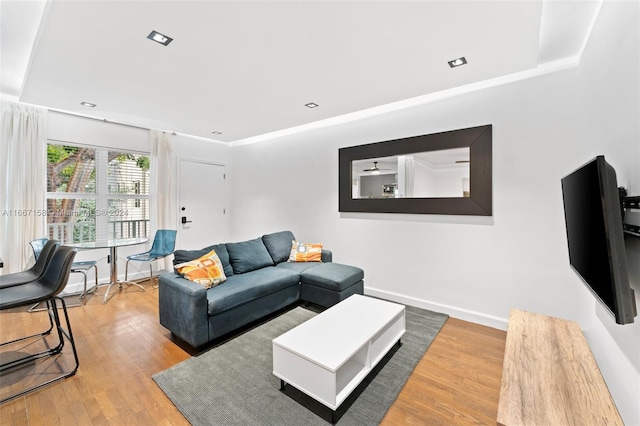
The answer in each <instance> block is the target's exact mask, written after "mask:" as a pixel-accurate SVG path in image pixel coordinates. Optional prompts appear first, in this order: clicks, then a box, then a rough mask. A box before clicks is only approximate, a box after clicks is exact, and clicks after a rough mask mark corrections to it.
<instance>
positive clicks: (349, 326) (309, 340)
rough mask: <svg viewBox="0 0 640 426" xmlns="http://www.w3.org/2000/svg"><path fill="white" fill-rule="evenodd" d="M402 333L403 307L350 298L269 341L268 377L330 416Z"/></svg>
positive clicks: (398, 339)
mask: <svg viewBox="0 0 640 426" xmlns="http://www.w3.org/2000/svg"><path fill="white" fill-rule="evenodd" d="M404 332H405V313H404V306H403V305H399V304H397V303H392V302H387V301H384V300H379V299H374V298H371V297H366V296H361V295H357V294H356V295H353V296H351V297H349V298H348V299H346V300H344V301H342V302H340V303H338V304H337V305H334V306H332V307H331V308H329V309H327V310H326V311H324V312H322V313H320V314H318V315H316V316H315V317H313V318H311V319H310V320H308V321H306V322H304V323H302V324H300V325H299V326H297V327H296V328H294V329H292V330H290V331H288V332H286V333H284V334H283V335H281V336H279V337H277V338H275V339H273V374H274V375H275V376H276V377H278V378H279V379H280V383H281V389H284V385H285V383H288V384H290V385H292V386H294V387H295V388H297V389H298V390H300V391H302V392H304V393H306V394H307V395H309V396H310V397H312V398H314V399H315V400H317V401H319V402H321V403H322V404H324V405H325V406H327V407H329V408H330V409H331V410H333V411H334V413H335V410H337V408H338V407H339V406H340V404H342V402H344V400H345V399H346V398H347V397H348V396H349V394H351V392H352V391H353V390H354V389H355V388H356V386H358V384H360V382H362V380H363V379H364V378H365V377H366V376H367V374H368V373H369V372H370V371H371V370H372V369H373V368H374V367H375V366H376V364H378V362H380V360H381V359H382V358H383V357H384V356H385V355H386V354H387V352H389V350H390V349H391V348H392V347H393V346H394V345H395V344H396V343H397V342H399V341H400V338H401V337H402V335H403V334H404Z"/></svg>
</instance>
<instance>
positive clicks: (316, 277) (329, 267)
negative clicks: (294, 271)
mask: <svg viewBox="0 0 640 426" xmlns="http://www.w3.org/2000/svg"><path fill="white" fill-rule="evenodd" d="M363 278H364V271H363V270H362V269H360V268H356V267H355V266H349V265H342V264H340V263H321V264H319V265H318V266H316V267H315V268H310V269H306V270H304V271H302V273H301V274H300V282H301V283H302V284H303V285H304V284H309V285H315V286H318V287H323V288H326V289H329V290H333V291H342V290H344V289H345V288H347V287H350V286H351V285H353V284H355V283H357V282H358V281H361V280H362V279H363Z"/></svg>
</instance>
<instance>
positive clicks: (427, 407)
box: [0, 282, 506, 426]
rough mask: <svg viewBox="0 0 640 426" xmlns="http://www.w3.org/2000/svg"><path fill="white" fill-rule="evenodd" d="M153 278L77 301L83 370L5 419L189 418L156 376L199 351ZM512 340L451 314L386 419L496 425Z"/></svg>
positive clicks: (24, 401) (16, 329)
mask: <svg viewBox="0 0 640 426" xmlns="http://www.w3.org/2000/svg"><path fill="white" fill-rule="evenodd" d="M144 284H145V288H146V291H145V292H141V291H140V290H139V289H138V288H137V287H135V286H132V287H129V288H126V289H125V290H123V292H122V293H118V292H117V291H116V292H115V293H114V296H113V297H112V298H111V299H110V301H109V303H107V304H106V305H103V304H102V298H101V297H100V295H101V294H104V291H105V289H104V287H101V288H100V289H99V290H98V295H94V296H92V297H90V298H89V300H88V301H87V304H86V306H83V307H75V308H69V310H68V311H69V316H70V320H71V325H72V328H73V334H74V337H75V340H76V345H77V347H78V353H79V358H80V368H79V369H78V372H77V373H76V375H75V376H73V377H71V378H68V379H65V380H63V381H61V382H57V383H54V384H52V385H50V386H48V387H46V388H44V389H42V390H39V391H37V392H35V393H32V394H29V395H27V396H26V397H22V398H19V399H17V400H14V401H10V402H7V403H5V404H3V405H1V406H0V424H2V425H11V424H15V425H65V426H66V425H73V424H77V425H152V424H153V425H188V424H189V423H188V422H187V421H186V420H185V419H184V417H182V415H181V414H180V412H179V411H178V410H177V409H176V408H175V407H174V405H173V404H172V403H171V401H169V399H168V398H167V397H166V396H165V395H164V393H163V392H162V391H161V390H160V388H159V387H158V386H156V384H155V382H154V381H153V380H152V379H151V376H152V375H154V374H155V373H157V372H159V371H162V370H164V369H166V368H168V367H170V366H172V365H174V364H177V363H179V362H180V361H183V360H185V359H187V358H189V357H190V356H191V354H189V353H188V352H187V351H186V350H185V349H183V348H182V347H181V346H180V345H178V344H176V342H174V341H173V340H172V339H171V335H170V333H169V331H168V330H166V329H165V328H164V327H162V326H161V325H160V324H159V322H158V290H157V289H154V288H152V287H151V285H148V284H149V282H145V283H144ZM69 301H70V302H71V301H73V299H70V300H69ZM45 325H46V315H45V314H44V313H39V314H36V313H33V314H30V313H26V312H16V311H5V312H2V313H0V334H1V336H2V337H1V338H0V340H2V341H7V340H10V339H12V338H13V336H21V335H24V333H25V332H27V333H28V332H31V333H33V332H36V331H38V330H39V329H42V328H44V326H45ZM505 339H506V333H505V332H504V331H500V330H495V329H491V328H488V327H484V326H480V325H477V324H472V323H469V322H465V321H461V320H457V319H453V318H450V319H449V320H448V321H447V323H446V324H445V326H444V327H443V329H442V330H441V331H440V333H439V334H438V336H437V337H436V339H435V340H434V342H433V344H432V345H431V347H430V348H429V350H428V351H427V353H426V354H425V356H424V358H423V359H422V360H421V361H420V363H419V364H418V366H417V368H416V370H415V371H414V373H413V375H412V376H411V377H410V379H409V381H408V382H407V384H406V385H405V388H404V389H403V391H402V392H401V393H400V395H399V396H398V399H397V400H396V402H395V403H394V405H393V406H392V407H391V409H390V410H389V412H388V413H387V416H386V417H385V419H384V421H383V422H382V424H383V425H386V426H389V425H405V424H406V425H438V424H444V425H452V424H461V425H462V424H491V425H495V419H496V413H497V407H498V395H499V390H500V379H501V374H502V357H503V354H504V343H505ZM19 349H21V348H18V349H15V348H14V349H12V350H14V351H16V350H19ZM3 350H4V348H3ZM63 353H66V354H65V355H64V356H62V357H58V358H60V359H57V360H56V361H55V362H38V363H37V365H35V366H27V367H25V368H23V369H21V370H20V371H18V372H16V373H15V374H11V375H3V376H2V377H0V397H4V396H5V395H7V394H8V393H9V392H10V391H11V390H13V389H15V388H20V387H21V386H24V385H25V384H27V383H32V382H35V381H36V380H39V379H41V378H42V376H43V374H39V373H47V374H50V373H52V372H55V371H56V370H58V369H59V368H61V367H65V366H68V365H69V362H70V359H71V355H70V347H69V346H65V348H64V351H63ZM4 355H5V353H4V352H3V356H4ZM30 368H31V369H32V370H30ZM338 424H339V423H338Z"/></svg>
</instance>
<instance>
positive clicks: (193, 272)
mask: <svg viewBox="0 0 640 426" xmlns="http://www.w3.org/2000/svg"><path fill="white" fill-rule="evenodd" d="M175 268H176V271H177V272H178V273H179V274H180V275H182V276H183V277H184V278H186V279H188V280H189V281H193V282H195V283H198V284H200V285H201V286H202V287H204V288H211V287H214V286H216V285H218V284H220V283H223V282H224V281H225V280H226V279H227V277H226V276H225V274H224V269H223V268H222V263H221V262H220V258H219V257H218V255H217V254H216V251H215V250H211V251H210V252H209V253H207V254H205V255H204V256H202V257H199V258H197V259H193V260H191V261H189V262H184V263H179V264H177V265H175Z"/></svg>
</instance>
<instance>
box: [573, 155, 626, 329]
mask: <svg viewBox="0 0 640 426" xmlns="http://www.w3.org/2000/svg"><path fill="white" fill-rule="evenodd" d="M562 196H563V200H564V213H565V223H566V227H567V241H568V245H569V262H570V264H571V266H572V267H573V269H574V271H575V272H576V273H577V274H578V275H579V276H580V278H582V281H584V283H585V284H586V285H587V287H588V288H589V289H590V290H591V291H592V293H593V294H594V295H595V296H596V298H597V299H599V300H600V301H601V302H602V304H603V305H604V306H605V307H606V308H607V310H608V311H609V312H610V313H611V314H612V315H613V316H614V317H615V320H616V323H618V324H628V323H632V322H633V321H634V317H635V316H636V314H637V312H636V302H635V295H634V292H633V289H632V288H631V286H630V284H629V272H628V269H627V255H626V250H625V243H624V233H623V230H622V209H621V205H620V204H621V203H620V195H619V193H618V185H617V180H616V172H615V170H614V168H613V167H611V165H609V164H608V163H607V162H606V161H605V159H604V156H602V155H601V156H598V157H596V158H595V159H593V160H592V161H590V162H588V163H587V164H585V165H584V166H582V167H580V168H579V169H578V170H576V171H575V172H573V173H571V174H570V175H568V176H567V177H565V178H563V179H562Z"/></svg>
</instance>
